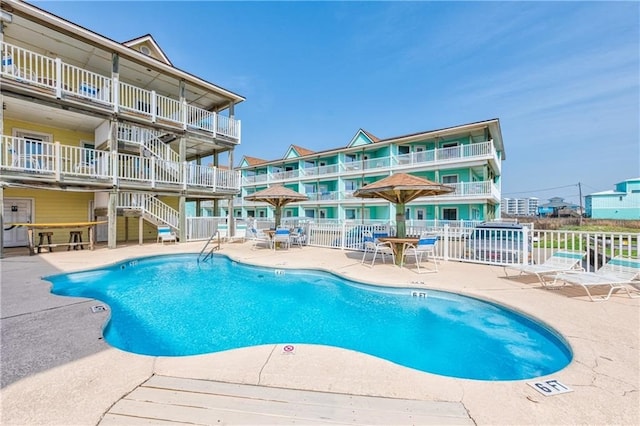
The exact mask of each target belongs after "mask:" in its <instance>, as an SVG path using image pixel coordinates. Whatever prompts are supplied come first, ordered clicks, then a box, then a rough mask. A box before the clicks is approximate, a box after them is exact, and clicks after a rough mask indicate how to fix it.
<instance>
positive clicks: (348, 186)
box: [344, 180, 358, 191]
mask: <svg viewBox="0 0 640 426" xmlns="http://www.w3.org/2000/svg"><path fill="white" fill-rule="evenodd" d="M356 189H358V184H357V183H356V181H355V180H345V181H344V190H345V191H355V190H356Z"/></svg>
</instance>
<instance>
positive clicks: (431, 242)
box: [400, 233, 438, 273]
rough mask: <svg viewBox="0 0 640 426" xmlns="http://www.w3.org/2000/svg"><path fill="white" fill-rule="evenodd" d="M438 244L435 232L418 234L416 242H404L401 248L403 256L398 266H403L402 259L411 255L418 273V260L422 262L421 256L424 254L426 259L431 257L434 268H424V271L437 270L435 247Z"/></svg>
mask: <svg viewBox="0 0 640 426" xmlns="http://www.w3.org/2000/svg"><path fill="white" fill-rule="evenodd" d="M437 245H438V236H437V235H435V234H428V233H423V234H422V235H420V239H419V240H418V243H417V244H411V243H404V246H403V248H402V253H403V258H402V262H401V264H400V266H404V259H405V257H406V256H410V255H413V256H414V257H415V259H416V267H417V268H418V273H420V262H422V256H426V257H427V259H429V257H431V259H432V260H433V264H434V269H426V270H425V271H426V272H438V261H437V260H436V257H435V256H436V247H437Z"/></svg>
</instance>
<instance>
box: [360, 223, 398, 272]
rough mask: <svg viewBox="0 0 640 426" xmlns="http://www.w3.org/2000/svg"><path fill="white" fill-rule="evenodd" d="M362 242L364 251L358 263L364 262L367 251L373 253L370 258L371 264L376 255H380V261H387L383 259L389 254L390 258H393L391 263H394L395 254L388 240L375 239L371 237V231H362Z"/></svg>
mask: <svg viewBox="0 0 640 426" xmlns="http://www.w3.org/2000/svg"><path fill="white" fill-rule="evenodd" d="M362 236H363V240H362V241H363V243H364V253H363V254H362V261H360V263H364V260H365V258H366V257H367V253H373V258H372V259H371V265H370V266H373V264H374V263H375V261H376V257H378V255H380V257H382V263H387V261H386V260H385V256H388V255H391V259H392V260H393V264H394V265H395V263H396V254H395V252H394V251H393V246H392V245H391V243H389V242H381V241H378V240H377V239H374V238H373V234H372V233H371V231H363V232H362Z"/></svg>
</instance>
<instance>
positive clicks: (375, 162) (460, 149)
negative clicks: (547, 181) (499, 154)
mask: <svg viewBox="0 0 640 426" xmlns="http://www.w3.org/2000/svg"><path fill="white" fill-rule="evenodd" d="M487 156H494V157H495V156H496V153H495V149H494V147H493V142H491V141H488V142H481V143H473V144H469V145H459V146H455V147H451V148H438V149H433V150H428V151H421V152H412V153H410V154H402V155H397V156H386V157H377V158H371V159H368V160H364V161H361V160H356V161H345V162H341V163H339V164H332V165H328V166H320V167H307V168H302V169H299V170H298V169H296V170H292V171H278V172H273V173H271V174H265V175H256V176H245V177H243V180H244V182H245V184H251V183H261V182H265V181H279V180H287V179H304V178H305V177H321V176H325V175H333V174H336V173H338V172H339V171H341V172H344V173H362V171H363V170H377V169H387V168H390V167H392V166H393V167H394V169H395V170H396V171H401V170H403V169H404V168H412V167H416V166H424V165H427V164H436V163H438V162H443V161H449V160H455V161H459V160H463V159H465V160H468V159H474V158H477V157H487Z"/></svg>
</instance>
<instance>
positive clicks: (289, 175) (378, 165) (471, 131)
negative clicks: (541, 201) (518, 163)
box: [220, 119, 505, 222]
mask: <svg viewBox="0 0 640 426" xmlns="http://www.w3.org/2000/svg"><path fill="white" fill-rule="evenodd" d="M504 159H505V150H504V144H503V140H502V132H501V129H500V122H499V120H498V119H491V120H486V121H481V122H476V123H469V124H463V125H459V126H454V127H447V128H442V129H437V130H429V131H425V132H420V133H414V134H407V135H401V136H395V137H391V138H387V139H380V138H378V137H376V136H374V135H373V134H371V133H370V132H367V131H365V130H363V129H359V130H358V131H357V132H356V133H355V135H354V136H353V137H352V138H351V140H349V141H348V142H347V143H346V144H345V145H344V146H342V147H339V148H334V149H327V150H324V151H312V150H309V149H306V148H303V147H301V146H298V145H291V146H290V147H289V148H288V149H287V151H286V152H285V153H284V155H283V156H282V158H278V159H259V158H255V157H250V156H245V157H243V158H242V161H241V163H240V165H239V170H240V174H241V177H240V179H241V194H239V196H238V197H236V198H235V199H233V200H232V204H231V205H232V206H233V207H232V209H233V216H234V217H243V218H244V217H255V218H267V219H268V218H272V217H273V211H272V209H271V207H269V206H268V205H266V204H264V203H258V202H250V201H247V200H245V199H244V197H245V196H247V195H250V194H252V193H254V192H256V191H260V190H262V189H265V188H267V187H269V186H271V185H276V184H277V185H283V186H285V187H287V188H290V189H292V190H294V191H297V192H300V193H303V194H305V195H307V196H308V198H309V199H308V200H307V201H303V202H298V203H292V204H289V205H287V206H286V207H285V208H284V211H283V217H284V218H286V217H291V218H305V219H308V220H313V221H316V222H322V221H332V220H339V221H344V220H351V221H360V222H365V221H369V220H372V221H374V220H375V221H393V220H394V219H395V215H396V212H395V207H394V205H393V204H391V203H389V202H387V201H385V200H382V199H381V200H376V199H366V200H365V199H361V198H357V197H354V196H353V193H354V192H355V191H356V190H357V189H359V188H361V187H363V186H365V185H367V184H371V183H373V182H376V181H378V180H380V179H382V178H385V177H387V176H389V175H391V174H393V173H397V172H404V173H410V174H414V175H416V176H420V177H423V178H427V179H430V180H432V181H435V182H439V183H443V184H446V185H449V186H452V187H453V188H454V189H455V190H454V192H452V193H450V194H447V195H440V196H436V197H425V198H420V199H418V200H415V201H413V202H411V203H410V204H407V205H406V211H405V212H404V213H405V217H406V218H407V219H408V220H413V221H418V222H421V221H449V222H456V221H465V220H473V221H482V220H490V219H495V218H499V217H500V200H501V176H502V161H503V160H504ZM223 210H224V208H223ZM225 213H227V212H224V211H222V212H220V214H225Z"/></svg>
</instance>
